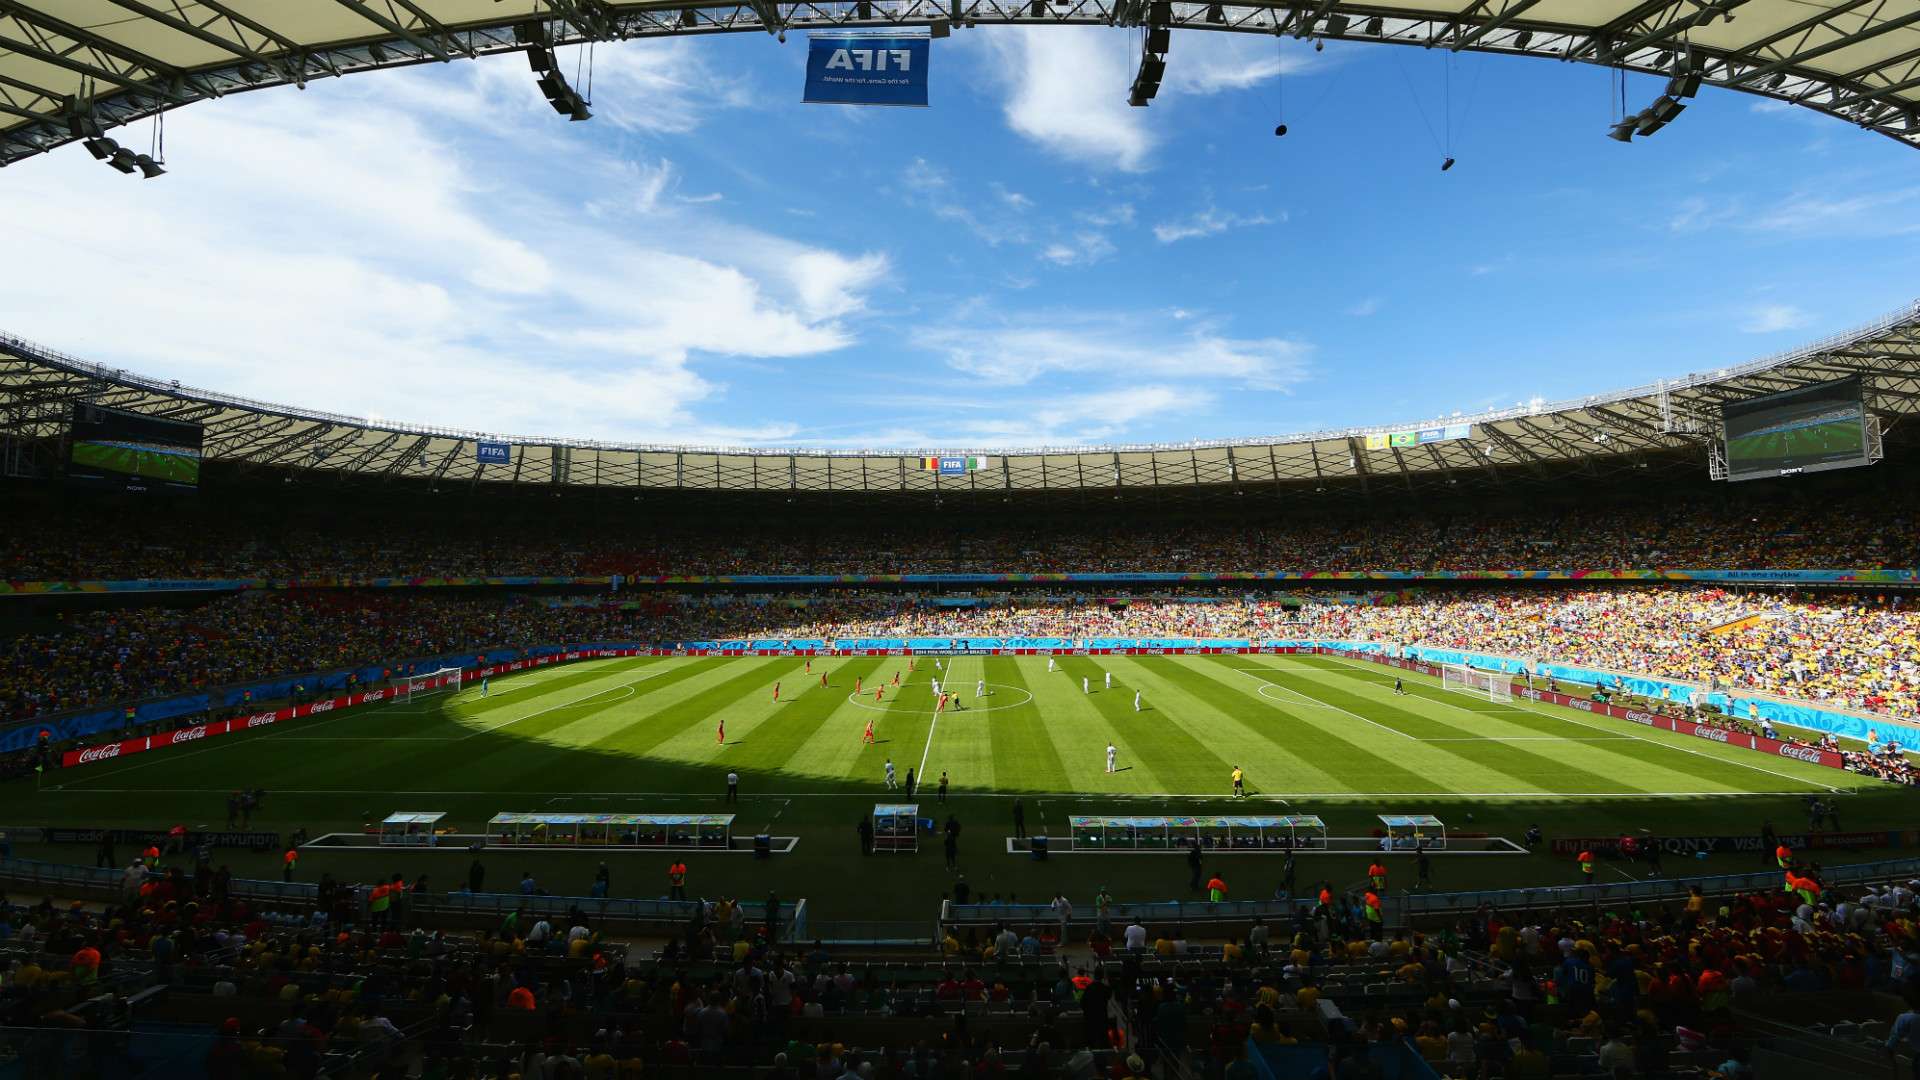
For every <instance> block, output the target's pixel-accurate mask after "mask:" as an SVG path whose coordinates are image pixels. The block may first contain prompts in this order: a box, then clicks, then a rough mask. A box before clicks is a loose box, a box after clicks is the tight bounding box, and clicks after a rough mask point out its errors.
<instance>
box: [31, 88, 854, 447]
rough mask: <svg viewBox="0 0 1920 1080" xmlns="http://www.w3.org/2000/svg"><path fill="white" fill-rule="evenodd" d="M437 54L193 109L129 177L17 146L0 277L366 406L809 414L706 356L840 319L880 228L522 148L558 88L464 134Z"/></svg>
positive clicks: (133, 360) (34, 300)
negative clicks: (738, 382)
mask: <svg viewBox="0 0 1920 1080" xmlns="http://www.w3.org/2000/svg"><path fill="white" fill-rule="evenodd" d="M603 55H604V52H603ZM523 66H524V65H523ZM486 70H487V69H486V67H485V66H484V65H473V66H464V65H463V66H462V68H459V69H444V70H442V71H440V75H441V77H442V78H443V79H444V81H445V82H446V85H447V92H446V94H445V95H443V96H442V97H441V98H440V99H439V100H440V103H441V105H442V106H443V107H444V109H445V110H446V111H448V112H451V113H456V114H457V113H459V112H460V111H461V110H463V109H464V108H465V106H464V105H463V104H461V102H462V100H463V95H474V94H483V93H484V83H485V81H486V80H487V79H490V78H492V77H493V76H491V75H489V74H486ZM520 74H521V75H524V72H521V73H520ZM422 77H423V76H422V75H420V74H419V73H411V72H410V73H403V77H401V78H399V79H397V80H392V81H390V82H389V81H386V80H385V77H384V76H365V77H363V78H362V79H359V80H348V81H347V82H344V83H335V82H327V83H321V84H315V85H314V86H313V87H311V88H310V89H309V90H308V91H307V92H306V93H305V94H294V93H290V92H284V93H283V92H276V93H271V94H263V95H246V96H244V97H239V98H235V99H234V100H231V101H226V102H221V103H220V105H219V107H217V108H212V107H210V108H206V109H191V110H183V111H182V112H180V113H177V114H176V115H175V116H174V118H173V119H172V121H171V123H170V124H169V127H170V128H171V129H172V130H171V131H170V134H172V135H173V136H174V138H173V139H172V140H170V148H172V149H173V151H174V152H173V154H172V155H171V158H172V161H171V162H170V164H171V171H170V172H169V175H168V176H167V177H166V178H165V179H164V180H163V181H157V182H154V183H133V184H130V183H127V182H125V178H124V177H122V176H120V175H119V174H118V173H115V172H113V171H112V170H108V169H103V168H100V167H99V166H98V164H97V163H96V162H94V161H93V160H92V159H91V158H89V157H87V156H86V155H85V154H79V155H73V154H54V155H49V156H47V157H44V158H39V159H35V160H33V161H31V162H26V163H23V164H21V165H20V166H16V167H15V168H12V169H9V170H8V176H7V182H8V197H7V198H6V199H4V200H0V234H4V235H6V236H7V237H8V238H9V243H10V244H12V245H15V246H16V247H17V249H19V250H31V251H33V252H34V253H35V257H34V259H33V260H31V261H27V260H19V259H10V260H0V294H4V295H6V296H7V297H8V301H9V308H10V309H12V310H14V311H17V312H18V314H17V315H10V316H9V319H8V321H9V329H14V330H17V331H19V332H20V333H22V334H23V335H25V336H28V337H31V338H37V339H40V340H45V341H47V342H49V343H50V344H56V345H58V346H60V347H62V348H65V349H67V350H69V351H73V352H77V353H79V354H81V355H84V356H88V357H89V358H93V359H97V360H101V361H104V362H107V363H114V364H123V365H125V366H126V367H127V368H129V369H131V370H134V371H139V372H142V373H147V374H152V375H157V376H162V377H168V378H179V379H181V380H182V381H183V382H188V383H192V384H196V385H201V386H206V387H210V388H213V389H218V390H224V391H228V392H232V393H238V394H243V395H246V396H250V397H256V398H262V399H266V400H271V401H279V402H285V403H289V404H293V405H298V406H304V407H310V408H316V409H323V410H328V411H335V412H341V413H345V414H348V415H354V416H364V415H368V414H375V413H377V414H379V415H382V416H388V417H393V418H395V419H397V420H404V421H409V422H416V423H429V424H440V425H447V426H457V427H473V428H480V429H483V430H489V431H498V432H505V433H510V434H528V435H538V434H541V433H548V434H563V435H577V436H587V437H600V438H614V439H636V440H639V439H647V440H653V439H660V440H688V441H711V440H722V441H739V440H761V439H779V438H786V437H788V436H790V434H791V432H792V431H793V430H794V428H793V426H792V425H762V426H753V425H737V424H725V423H722V424H714V423H709V422H707V421H706V420H705V419H703V416H702V413H701V410H700V407H701V406H702V405H703V403H708V402H711V401H713V400H715V399H717V398H719V397H721V396H722V395H724V393H725V389H726V388H725V387H724V385H722V384H719V383H717V382H715V381H713V380H712V379H711V378H710V377H709V376H708V375H706V374H703V372H702V365H703V363H704V361H705V360H706V358H708V357H712V356H722V355H737V356H751V357H804V356H810V355H814V354H818V353H821V352H825V351H828V350H832V349H837V348H840V347H842V346H844V345H846V344H848V343H849V342H851V341H852V340H853V339H854V333H853V330H852V329H851V328H850V326H849V324H848V321H847V320H849V319H850V318H852V317H855V316H856V315H857V314H858V313H860V312H861V311H862V310H863V308H864V307H865V304H866V298H867V295H868V293H869V292H870V291H871V290H872V289H873V288H875V287H876V285H877V283H878V282H879V281H880V280H881V278H882V277H883V276H884V274H885V273H886V270H887V267H888V262H887V259H886V257H885V256H884V255H883V254H880V253H876V252H859V251H852V252H841V251H834V250H830V249H825V248H820V247H816V246H810V245H806V244H800V243H796V242H793V241H790V240H786V239H784V238H782V237H779V236H775V235H771V234H767V233H764V232H759V231H757V230H752V229H746V228H742V227H739V226H735V225H733V224H732V223H730V222H728V221H727V220H726V219H724V218H721V217H717V216H714V214H713V212H712V210H710V209H707V208H705V207H697V206H688V205H686V204H684V203H683V202H681V201H680V200H676V199H672V198H669V197H667V196H668V195H670V193H671V192H672V191H673V189H674V183H675V173H674V170H673V168H672V166H671V165H670V164H669V163H667V162H665V161H653V162H626V161H622V160H621V159H619V158H617V157H614V156H612V155H611V154H610V153H609V152H606V151H604V150H601V149H599V148H598V145H597V144H585V143H583V144H579V145H575V146H572V147H571V148H570V150H569V152H568V153H565V154H544V153H543V154H538V155H527V154H525V152H524V149H523V148H524V147H526V146H528V145H530V144H531V145H542V140H546V139H550V138H553V137H555V136H553V135H552V134H551V132H552V131H554V130H556V129H557V130H559V131H561V132H565V131H566V130H567V127H568V125H566V124H564V123H561V124H555V123H554V120H555V118H554V117H553V116H552V115H551V113H550V112H549V114H548V115H547V116H545V117H538V115H537V114H534V113H529V114H527V115H526V117H525V119H527V120H529V121H533V120H539V121H541V123H540V124H539V125H538V126H533V127H528V128H526V129H524V130H523V129H521V128H518V127H515V125H516V124H517V123H518V122H519V120H518V119H517V118H516V114H513V113H512V112H511V111H509V112H508V113H507V114H504V115H497V116H494V117H493V118H492V120H491V122H490V124H489V125H488V126H486V127H484V128H482V129H480V130H481V131H482V132H483V134H481V135H478V136H475V137H472V138H455V137H453V136H451V135H446V134H442V133H441V132H438V131H435V130H431V129H429V128H428V127H426V126H425V125H424V124H423V123H422V122H421V121H420V119H418V116H419V110H418V109H417V108H415V107H414V105H413V103H412V102H413V99H414V98H415V97H416V96H417V94H418V86H419V83H418V80H419V79H421V78H422ZM463 80H467V81H463ZM476 86H478V87H480V89H478V90H476V89H475V88H476ZM389 90H391V91H392V92H391V93H389ZM542 108H544V105H543V106H542ZM446 126H447V127H449V128H452V129H454V130H460V131H465V130H467V125H465V124H464V123H461V124H456V125H446ZM560 137H561V138H565V137H567V136H564V135H563V136H560ZM610 188H611V189H620V190H623V191H624V195H623V196H622V197H621V198H619V199H614V200H608V201H605V202H602V203H596V204H592V205H590V206H587V207H585V208H583V207H581V206H577V205H571V204H569V203H567V202H564V201H555V199H554V197H552V196H549V195H548V194H547V192H548V191H556V192H560V193H562V195H561V198H563V199H571V198H574V196H573V195H571V194H566V193H570V192H577V191H594V190H606V189H610ZM502 208H509V209H502ZM583 209H584V210H585V211H586V212H584V213H583ZM102 267H111V268H112V271H111V273H110V274H108V275H107V276H106V277H104V278H103V277H102V276H101V273H102ZM76 281H92V282H96V283H100V284H101V286H102V287H103V288H104V289H105V291H104V292H102V291H101V289H75V288H74V287H73V284H72V283H73V282H76ZM103 312H110V313H111V317H110V318H102V317H101V316H102V313H103ZM555 328H558V329H555Z"/></svg>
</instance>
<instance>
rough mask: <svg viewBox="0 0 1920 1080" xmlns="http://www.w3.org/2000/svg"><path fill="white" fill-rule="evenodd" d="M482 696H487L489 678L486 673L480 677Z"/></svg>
mask: <svg viewBox="0 0 1920 1080" xmlns="http://www.w3.org/2000/svg"><path fill="white" fill-rule="evenodd" d="M480 696H481V697H486V696H487V679H486V676H484V675H483V676H481V677H480Z"/></svg>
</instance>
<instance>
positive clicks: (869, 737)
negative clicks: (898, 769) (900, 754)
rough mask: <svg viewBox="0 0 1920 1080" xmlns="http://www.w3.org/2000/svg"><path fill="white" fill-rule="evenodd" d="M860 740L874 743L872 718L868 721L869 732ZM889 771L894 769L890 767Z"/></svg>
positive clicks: (868, 743)
mask: <svg viewBox="0 0 1920 1080" xmlns="http://www.w3.org/2000/svg"><path fill="white" fill-rule="evenodd" d="M860 741H861V742H863V743H865V744H867V745H868V746H872V745H873V721H872V720H868V721H867V733H866V735H864V736H862V737H861V739H860ZM888 771H889V772H891V771H892V770H891V769H889V770H888Z"/></svg>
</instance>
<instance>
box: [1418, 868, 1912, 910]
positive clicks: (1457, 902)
mask: <svg viewBox="0 0 1920 1080" xmlns="http://www.w3.org/2000/svg"><path fill="white" fill-rule="evenodd" d="M1916 876H1920V859H1886V860H1882V861H1879V862H1870V863H1849V864H1845V865H1841V866H1828V867H1823V868H1822V869H1821V871H1820V880H1821V882H1822V883H1823V884H1824V885H1826V887H1828V888H1832V887H1834V886H1836V885H1838V886H1854V885H1866V884H1870V883H1876V882H1882V881H1904V880H1907V879H1909V878H1913V877H1916ZM1780 881H1781V878H1780V871H1778V870H1760V871H1754V872H1750V873H1738V874H1703V875H1699V876H1695V877H1677V878H1656V879H1653V880H1649V881H1621V882H1612V883H1607V884H1601V885H1546V886H1540V887H1537V888H1527V889H1483V890H1471V891H1466V892H1448V893H1403V894H1401V895H1399V896H1395V897H1393V898H1392V899H1391V901H1390V905H1391V907H1392V908H1397V909H1398V913H1399V914H1401V915H1402V916H1405V917H1412V916H1419V915H1437V914H1447V913H1451V912H1460V911H1472V910H1474V909H1475V908H1478V907H1479V906H1480V905H1482V904H1488V905H1491V906H1493V907H1495V908H1553V907H1576V906H1582V907H1584V906H1591V905H1596V904H1612V903H1622V902H1625V903H1640V902H1647V901H1661V900H1678V899H1681V898H1682V897H1685V896H1686V895H1687V892H1688V890H1689V889H1690V888H1691V887H1692V886H1695V885H1698V886H1699V887H1700V891H1701V892H1703V893H1707V894H1709V895H1714V894H1724V893H1737V892H1774V891H1777V890H1778V889H1779V888H1780Z"/></svg>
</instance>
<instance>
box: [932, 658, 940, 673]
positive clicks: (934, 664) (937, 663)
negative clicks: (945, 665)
mask: <svg viewBox="0 0 1920 1080" xmlns="http://www.w3.org/2000/svg"><path fill="white" fill-rule="evenodd" d="M933 670H935V671H940V670H942V669H941V667H940V661H939V660H935V661H934V662H933Z"/></svg>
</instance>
